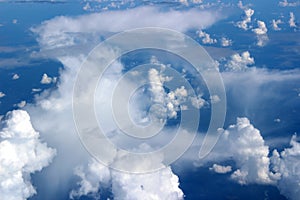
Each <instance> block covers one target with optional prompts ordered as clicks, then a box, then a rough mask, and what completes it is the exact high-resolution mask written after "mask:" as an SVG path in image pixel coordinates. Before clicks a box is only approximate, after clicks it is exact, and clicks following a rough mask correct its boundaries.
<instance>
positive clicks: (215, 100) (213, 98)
mask: <svg viewBox="0 0 300 200" xmlns="http://www.w3.org/2000/svg"><path fill="white" fill-rule="evenodd" d="M219 101H220V97H219V96H218V95H211V96H210V102H211V103H212V104H214V103H218V102H219Z"/></svg>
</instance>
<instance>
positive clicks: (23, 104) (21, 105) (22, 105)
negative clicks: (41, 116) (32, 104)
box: [16, 101, 26, 108]
mask: <svg viewBox="0 0 300 200" xmlns="http://www.w3.org/2000/svg"><path fill="white" fill-rule="evenodd" d="M16 106H18V107H19V108H23V107H25V106H26V101H21V102H20V103H17V104H16Z"/></svg>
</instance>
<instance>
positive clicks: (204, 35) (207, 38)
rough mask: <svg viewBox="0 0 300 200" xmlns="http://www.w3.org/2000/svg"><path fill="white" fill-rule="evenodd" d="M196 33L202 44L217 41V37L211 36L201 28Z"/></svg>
mask: <svg viewBox="0 0 300 200" xmlns="http://www.w3.org/2000/svg"><path fill="white" fill-rule="evenodd" d="M198 35H199V37H200V38H201V39H202V40H201V41H202V43H203V44H215V43H217V39H213V38H211V37H210V35H209V34H208V33H205V32H204V31H202V30H200V31H199V33H198Z"/></svg>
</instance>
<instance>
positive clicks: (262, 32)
mask: <svg viewBox="0 0 300 200" xmlns="http://www.w3.org/2000/svg"><path fill="white" fill-rule="evenodd" d="M257 26H258V27H257V28H255V29H253V30H252V31H253V32H254V33H255V34H256V37H257V46H265V45H266V43H267V41H268V40H269V38H268V35H267V32H268V29H267V27H266V24H265V22H263V21H259V20H258V21H257Z"/></svg>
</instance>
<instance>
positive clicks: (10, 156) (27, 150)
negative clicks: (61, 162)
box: [0, 110, 55, 200]
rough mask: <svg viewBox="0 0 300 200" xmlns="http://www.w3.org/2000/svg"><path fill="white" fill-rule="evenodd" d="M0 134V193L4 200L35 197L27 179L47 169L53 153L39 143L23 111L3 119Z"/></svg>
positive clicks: (50, 149) (37, 135)
mask: <svg viewBox="0 0 300 200" xmlns="http://www.w3.org/2000/svg"><path fill="white" fill-rule="evenodd" d="M2 127H3V128H2V129H1V131H0V185H1V187H0V193H1V198H3V199H7V200H15V199H23V200H25V199H27V198H29V197H31V196H32V195H34V194H35V193H36V190H35V188H34V187H33V186H32V184H31V182H30V175H31V174H33V173H35V172H37V171H41V170H42V169H43V168H44V167H46V166H48V165H49V164H50V162H51V161H52V159H53V157H54V156H55V150H53V149H52V148H49V147H47V145H46V144H45V143H42V142H41V141H40V139H39V133H38V132H36V131H35V130H34V129H33V127H32V125H31V122H30V118H29V115H28V113H27V112H26V111H22V110H14V111H11V112H9V113H8V114H7V115H6V120H5V121H4V122H2Z"/></svg>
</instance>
